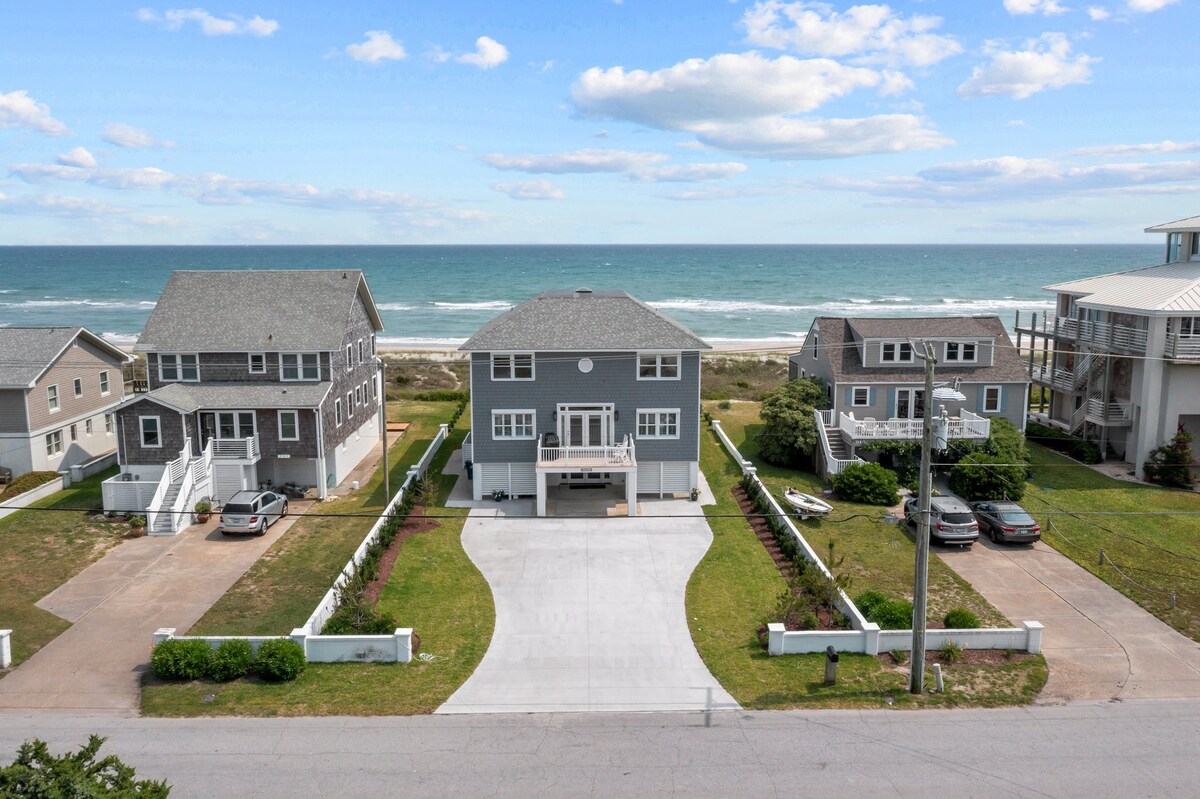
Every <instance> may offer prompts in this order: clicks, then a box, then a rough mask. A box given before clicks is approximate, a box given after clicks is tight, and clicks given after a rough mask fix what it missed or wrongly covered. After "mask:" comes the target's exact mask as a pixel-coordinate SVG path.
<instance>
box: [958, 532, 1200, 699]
mask: <svg viewBox="0 0 1200 799" xmlns="http://www.w3.org/2000/svg"><path fill="white" fill-rule="evenodd" d="M938 554H939V555H940V556H941V558H942V560H944V561H945V562H946V563H948V564H949V565H950V567H951V568H952V569H954V570H955V571H956V572H958V573H959V574H960V575H961V576H962V577H963V578H964V579H966V580H967V581H968V582H970V583H971V585H972V586H974V587H975V590H977V591H979V592H980V593H981V594H983V596H984V597H986V598H987V600H988V601H989V602H991V603H992V604H993V605H995V606H996V608H997V609H998V610H999V611H1000V612H1001V613H1003V614H1004V615H1005V616H1007V617H1008V618H1009V619H1014V620H1019V619H1036V620H1037V621H1040V622H1041V623H1042V624H1044V625H1045V626H1046V631H1045V633H1044V636H1043V638H1042V651H1043V652H1044V653H1045V655H1046V661H1047V662H1048V663H1049V665H1050V679H1049V681H1048V682H1047V683H1046V687H1045V688H1044V689H1043V690H1042V693H1041V694H1040V695H1039V697H1038V699H1037V701H1038V703H1041V704H1046V703H1060V702H1066V701H1071V700H1077V699H1177V698H1191V697H1200V644H1198V643H1196V642H1195V641H1193V640H1191V639H1190V638H1186V637H1184V636H1183V635H1180V634H1179V633H1177V632H1176V631H1175V630H1173V629H1171V628H1170V627H1168V626H1167V625H1166V624H1164V623H1163V622H1161V621H1159V620H1158V619H1157V618H1155V617H1154V616H1152V615H1150V614H1149V613H1147V612H1146V611H1145V610H1143V609H1142V608H1141V607H1139V606H1138V605H1137V604H1136V603H1134V602H1133V601H1132V600H1130V599H1128V598H1127V597H1125V596H1124V595H1123V594H1120V593H1118V592H1117V591H1115V590H1113V589H1112V588H1110V587H1109V586H1108V585H1107V584H1105V583H1104V582H1102V581H1101V580H1100V579H1098V578H1097V577H1095V576H1094V575H1092V574H1091V573H1090V572H1088V571H1086V570H1085V569H1082V568H1080V567H1079V566H1077V565H1076V564H1075V563H1074V562H1073V561H1071V560H1070V559H1069V558H1067V557H1065V556H1063V555H1061V554H1060V553H1059V552H1058V551H1056V550H1054V549H1053V548H1051V547H1049V546H1047V545H1046V544H1043V543H1041V542H1039V543H1037V544H1032V545H1011V544H1008V545H1005V544H993V543H992V542H991V541H988V540H986V539H980V541H979V543H977V544H976V545H975V546H974V547H972V548H971V549H970V550H967V551H939V552H938Z"/></svg>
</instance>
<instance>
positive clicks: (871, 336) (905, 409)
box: [788, 316, 1030, 474]
mask: <svg viewBox="0 0 1200 799" xmlns="http://www.w3.org/2000/svg"><path fill="white" fill-rule="evenodd" d="M921 342H928V343H930V344H932V345H933V347H934V353H935V356H936V358H937V372H936V374H937V381H938V384H939V385H941V384H950V385H951V386H952V387H953V388H955V389H956V390H957V392H958V393H959V394H961V396H962V397H963V399H961V400H958V399H938V400H937V401H936V405H937V407H935V408H933V411H934V412H935V413H937V414H938V415H941V413H942V411H943V409H944V410H945V415H946V416H947V417H949V422H948V425H947V428H948V433H949V436H950V437H952V438H966V439H973V440H983V439H986V438H987V437H988V435H989V434H990V432H991V420H992V419H995V418H997V417H1003V418H1005V419H1008V420H1009V421H1010V422H1012V423H1013V424H1014V425H1016V427H1017V428H1018V429H1020V430H1022V431H1023V430H1024V429H1025V412H1026V408H1027V407H1028V404H1029V385H1030V380H1029V374H1028V367H1027V365H1026V364H1024V363H1023V362H1022V361H1021V358H1020V356H1019V354H1018V352H1017V349H1016V348H1015V347H1014V346H1013V344H1012V340H1011V339H1010V338H1009V336H1008V332H1007V331H1006V330H1005V329H1004V325H1003V324H1002V323H1001V322H1000V319H999V317H996V316H945V317H922V318H913V317H908V318H863V317H856V318H848V317H839V316H821V317H817V318H816V319H815V320H813V323H812V326H811V327H810V328H809V331H808V335H807V336H806V337H805V340H804V348H803V349H802V350H800V351H799V352H797V353H794V354H793V355H791V357H790V358H789V359H788V376H789V377H790V378H803V377H813V378H818V379H820V380H821V381H823V382H824V383H825V386H826V391H827V398H828V400H829V405H830V409H829V410H826V411H821V412H819V413H820V415H821V417H822V418H821V424H820V425H819V427H820V429H821V434H822V448H821V449H822V459H823V464H822V465H823V466H824V470H825V472H826V473H827V474H836V473H837V472H839V471H840V470H841V469H842V468H844V467H845V465H846V464H848V463H852V462H855V461H857V460H859V458H858V453H857V448H858V447H859V446H861V445H862V444H863V443H866V442H868V441H873V440H881V439H884V440H896V439H920V438H921V434H922V428H923V422H922V420H923V419H924V417H925V408H926V404H927V403H926V397H925V365H924V362H923V361H922V360H921V359H920V358H918V357H917V356H916V354H915V353H914V349H913V348H914V345H917V344H918V343H921Z"/></svg>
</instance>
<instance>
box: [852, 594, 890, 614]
mask: <svg viewBox="0 0 1200 799" xmlns="http://www.w3.org/2000/svg"><path fill="white" fill-rule="evenodd" d="M887 601H888V598H887V595H885V594H883V593H881V592H879V591H863V592H862V593H861V594H859V595H858V596H856V597H855V598H854V605H855V606H856V607H857V608H858V610H859V612H860V613H862V615H864V616H866V617H867V618H868V619H869V618H871V613H872V612H873V611H874V610H875V608H877V607H879V606H880V605H882V604H883V603H885V602H887Z"/></svg>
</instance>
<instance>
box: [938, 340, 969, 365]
mask: <svg viewBox="0 0 1200 799" xmlns="http://www.w3.org/2000/svg"><path fill="white" fill-rule="evenodd" d="M975 352H976V346H975V342H974V341H947V342H946V357H945V358H944V359H943V360H945V361H946V363H974V362H975Z"/></svg>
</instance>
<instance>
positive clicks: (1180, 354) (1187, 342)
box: [1163, 333, 1200, 361]
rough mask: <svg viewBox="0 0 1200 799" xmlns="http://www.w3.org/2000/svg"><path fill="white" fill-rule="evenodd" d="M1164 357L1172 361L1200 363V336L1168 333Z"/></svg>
mask: <svg viewBox="0 0 1200 799" xmlns="http://www.w3.org/2000/svg"><path fill="white" fill-rule="evenodd" d="M1165 350H1166V351H1165V352H1164V353H1163V355H1164V356H1165V357H1166V358H1168V359H1170V360H1172V361H1200V336H1195V335H1192V336H1189V335H1186V334H1183V335H1181V334H1176V333H1167V344H1166V348H1165Z"/></svg>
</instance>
